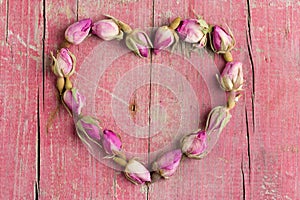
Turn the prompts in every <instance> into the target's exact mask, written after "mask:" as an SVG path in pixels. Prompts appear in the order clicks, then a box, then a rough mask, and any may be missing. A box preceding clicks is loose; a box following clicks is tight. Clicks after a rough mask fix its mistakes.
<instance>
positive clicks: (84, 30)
mask: <svg viewBox="0 0 300 200" xmlns="http://www.w3.org/2000/svg"><path fill="white" fill-rule="evenodd" d="M91 27H92V20H91V19H82V20H80V21H78V22H75V23H74V24H71V25H70V26H69V27H68V28H67V29H66V31H65V39H66V40H67V41H68V42H69V43H71V44H75V45H77V44H80V43H81V42H82V41H83V40H84V39H85V38H86V37H87V36H88V35H89V33H90V29H91Z"/></svg>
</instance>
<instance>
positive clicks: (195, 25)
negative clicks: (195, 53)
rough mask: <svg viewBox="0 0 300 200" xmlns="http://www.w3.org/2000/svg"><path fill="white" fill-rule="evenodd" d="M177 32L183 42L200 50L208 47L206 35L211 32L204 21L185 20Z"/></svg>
mask: <svg viewBox="0 0 300 200" xmlns="http://www.w3.org/2000/svg"><path fill="white" fill-rule="evenodd" d="M176 30H177V32H178V35H179V37H180V39H182V40H183V41H185V42H187V43H192V44H194V46H196V47H199V48H201V47H204V46H205V45H206V42H207V37H206V35H207V33H208V32H209V25H208V24H207V23H206V21H204V20H203V19H201V18H199V19H186V20H183V21H181V23H180V24H179V26H178V28H177V29H176Z"/></svg>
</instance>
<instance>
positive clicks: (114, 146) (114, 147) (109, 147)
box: [102, 129, 122, 155]
mask: <svg viewBox="0 0 300 200" xmlns="http://www.w3.org/2000/svg"><path fill="white" fill-rule="evenodd" d="M102 146H103V149H104V150H105V152H106V153H107V154H109V155H115V154H116V155H118V152H120V151H121V149H122V141H121V139H120V136H119V135H117V134H116V133H114V132H113V131H111V130H107V129H105V130H104V131H103V137H102Z"/></svg>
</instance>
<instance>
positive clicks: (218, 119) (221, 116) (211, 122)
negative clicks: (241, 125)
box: [205, 106, 231, 135]
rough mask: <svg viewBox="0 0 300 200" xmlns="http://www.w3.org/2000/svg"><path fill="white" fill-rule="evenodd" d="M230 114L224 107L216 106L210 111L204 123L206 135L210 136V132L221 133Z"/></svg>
mask: <svg viewBox="0 0 300 200" xmlns="http://www.w3.org/2000/svg"><path fill="white" fill-rule="evenodd" d="M230 118H231V114H230V113H229V111H228V109H227V108H226V107H224V106H217V107H215V108H214V109H212V110H211V111H210V113H209V114H208V118H207V121H206V127H205V131H206V133H207V135H210V134H211V133H212V132H215V131H216V132H217V134H219V133H221V131H222V130H223V128H224V127H225V126H226V124H227V123H228V122H229V120H230Z"/></svg>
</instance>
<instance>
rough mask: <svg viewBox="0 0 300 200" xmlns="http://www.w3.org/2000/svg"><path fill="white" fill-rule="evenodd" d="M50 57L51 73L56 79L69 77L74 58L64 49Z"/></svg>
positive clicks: (74, 62)
mask: <svg viewBox="0 0 300 200" xmlns="http://www.w3.org/2000/svg"><path fill="white" fill-rule="evenodd" d="M51 57H52V61H53V62H52V71H53V73H54V74H55V75H56V76H57V77H69V76H71V75H72V74H73V73H74V70H75V65H76V57H75V56H74V55H73V54H72V53H71V52H70V51H69V50H68V49H66V48H61V49H60V50H59V51H58V52H57V55H56V58H55V57H54V56H53V53H52V52H51Z"/></svg>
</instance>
